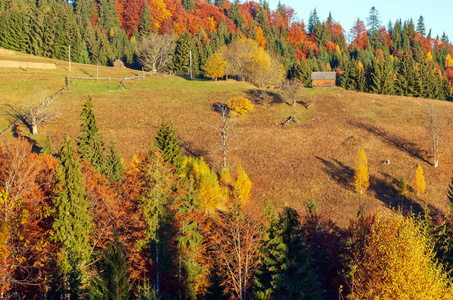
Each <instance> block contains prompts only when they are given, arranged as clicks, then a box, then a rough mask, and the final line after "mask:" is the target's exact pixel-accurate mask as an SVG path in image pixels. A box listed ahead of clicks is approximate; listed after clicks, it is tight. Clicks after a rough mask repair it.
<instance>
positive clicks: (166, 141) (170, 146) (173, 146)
mask: <svg viewBox="0 0 453 300" xmlns="http://www.w3.org/2000/svg"><path fill="white" fill-rule="evenodd" d="M154 145H155V146H156V147H157V149H159V151H160V152H161V153H162V157H163V159H164V161H165V162H166V163H170V164H172V165H173V167H174V169H175V171H176V172H177V173H178V172H179V171H180V170H181V166H182V156H181V149H180V145H179V142H178V137H177V135H176V132H175V129H174V127H173V123H169V124H167V123H165V121H163V122H162V124H161V125H160V128H159V130H158V131H157V134H156V137H155V138H154Z"/></svg>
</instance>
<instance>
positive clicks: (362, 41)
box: [350, 19, 369, 50]
mask: <svg viewBox="0 0 453 300" xmlns="http://www.w3.org/2000/svg"><path fill="white" fill-rule="evenodd" d="M350 33H351V39H352V45H354V46H356V47H357V48H360V49H363V50H365V49H366V46H367V42H368V39H369V37H368V34H367V30H366V27H365V24H364V23H363V21H362V20H360V19H357V21H356V22H355V24H354V26H353V27H352V28H351V31H350Z"/></svg>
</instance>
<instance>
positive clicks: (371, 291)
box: [0, 0, 453, 299]
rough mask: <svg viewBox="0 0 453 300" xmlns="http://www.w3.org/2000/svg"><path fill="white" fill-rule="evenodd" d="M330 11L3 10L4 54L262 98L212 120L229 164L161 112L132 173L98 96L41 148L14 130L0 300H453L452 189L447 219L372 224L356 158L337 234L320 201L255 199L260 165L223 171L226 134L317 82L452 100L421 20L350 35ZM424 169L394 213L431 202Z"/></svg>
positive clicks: (111, 1)
mask: <svg viewBox="0 0 453 300" xmlns="http://www.w3.org/2000/svg"><path fill="white" fill-rule="evenodd" d="M334 14H335V12H334V11H333V12H332V13H331V14H329V16H327V18H326V19H325V20H321V19H320V17H319V16H318V15H317V12H316V9H314V10H313V11H312V12H311V14H310V18H309V20H308V21H307V22H305V23H304V22H303V21H300V20H298V19H297V18H296V12H295V11H294V10H293V9H292V8H291V7H289V6H287V5H285V4H283V3H279V5H278V7H277V9H276V10H271V9H270V8H269V4H268V3H267V2H266V1H260V2H259V3H257V2H254V1H247V2H242V1H241V3H239V1H234V2H230V1H228V0H216V1H211V0H206V1H204V0H129V1H125V0H94V1H93V0H75V1H72V2H70V3H67V2H66V1H61V0H38V1H30V0H0V47H2V48H5V49H8V50H13V51H17V52H23V53H27V54H31V55H34V56H37V57H45V58H49V59H57V60H61V61H69V60H71V61H72V62H73V63H79V64H87V65H88V64H91V65H101V66H115V67H118V66H120V67H121V66H123V67H124V66H125V67H127V68H130V69H131V70H135V71H137V72H139V73H141V72H143V74H144V72H147V74H152V75H153V76H170V75H177V76H179V77H182V78H184V79H187V80H188V81H189V80H192V79H193V80H198V81H202V82H209V83H212V84H215V83H218V82H219V81H222V82H223V81H225V82H227V81H228V80H229V79H230V80H231V79H233V80H234V81H235V82H236V81H237V82H247V84H250V86H253V87H256V91H258V92H256V94H254V95H253V96H254V97H255V98H256V99H255V101H251V100H250V99H247V98H245V97H242V96H237V97H233V98H231V99H230V100H229V101H228V102H227V103H223V104H222V103H216V104H215V105H214V106H213V112H214V113H215V114H216V117H218V119H220V120H221V121H220V123H219V124H220V125H218V126H217V127H215V128H213V131H215V133H216V136H217V137H219V141H221V143H220V147H219V149H220V150H219V153H221V155H220V157H221V158H220V165H221V166H220V167H219V166H217V165H213V164H212V163H211V161H209V160H208V159H206V160H205V158H204V157H203V155H194V154H193V153H190V152H189V151H187V148H186V147H183V146H182V145H181V139H180V137H179V136H178V131H177V130H176V129H175V127H177V126H175V123H176V122H178V120H177V119H176V120H175V119H172V118H171V116H168V115H166V116H165V117H164V113H161V117H162V119H161V120H162V121H161V122H160V125H159V127H158V129H157V133H156V135H155V136H153V137H152V138H151V139H150V142H149V145H148V146H147V148H146V149H141V150H140V151H137V152H136V153H134V154H133V156H132V159H131V161H130V162H125V160H124V159H123V158H122V157H121V155H120V151H119V147H118V146H119V145H118V144H117V143H116V142H114V141H107V140H106V139H105V138H104V137H103V135H101V132H102V131H103V129H102V128H100V126H99V125H98V121H97V119H96V115H95V113H94V110H95V107H94V105H95V104H94V101H93V100H92V98H91V97H86V98H84V99H83V101H84V102H83V105H82V106H81V107H78V108H77V109H78V117H79V120H80V124H78V126H79V127H78V128H79V131H78V133H77V135H76V136H70V135H65V136H64V137H62V138H60V139H59V140H58V142H57V143H56V141H55V138H53V139H51V138H50V136H47V138H46V139H45V141H44V142H43V143H42V144H40V145H39V147H38V148H37V147H36V146H37V145H36V141H35V140H33V139H32V138H30V135H28V134H24V133H22V132H21V130H20V129H18V128H17V127H16V128H15V131H14V132H13V136H11V137H6V136H5V137H1V139H0V217H1V218H0V298H1V299H378V298H379V299H453V281H452V280H453V279H452V274H451V271H452V270H453V215H452V213H453V180H452V182H451V184H450V185H449V187H448V189H447V190H445V193H444V198H446V199H448V208H447V211H445V212H443V213H439V214H433V213H432V206H429V205H428V204H426V205H424V206H420V209H419V210H417V211H412V210H411V209H408V208H407V207H405V208H403V206H402V205H401V206H400V207H394V208H392V209H389V210H388V211H391V212H389V213H382V212H376V211H369V210H367V209H365V208H366V205H364V202H363V201H362V200H361V199H365V198H364V197H363V195H366V193H367V192H368V190H369V189H370V185H373V184H375V185H376V183H375V182H376V178H372V176H371V175H370V174H369V168H368V159H367V154H368V153H366V152H365V151H364V150H363V149H358V151H357V149H354V155H355V156H356V165H355V167H354V169H353V170H352V169H351V170H347V172H345V173H347V174H348V176H349V177H350V178H351V182H352V193H354V195H355V196H354V197H357V199H358V201H357V213H356V216H355V217H353V218H351V219H350V220H349V225H348V226H338V224H336V222H335V220H333V219H332V218H331V217H330V216H328V215H327V214H325V213H324V211H323V209H322V207H319V204H318V201H317V199H316V197H314V196H313V197H311V198H310V199H308V200H307V201H306V205H305V207H304V208H303V209H300V207H298V208H294V207H291V205H275V204H273V203H272V201H269V203H263V202H262V201H260V202H258V201H256V199H255V198H254V193H253V188H254V183H253V182H252V181H251V180H250V178H249V176H248V173H247V169H248V167H249V166H247V165H240V164H238V165H235V167H234V168H230V165H229V164H228V162H227V156H228V155H230V151H231V148H232V147H231V144H230V143H231V139H232V138H233V136H232V131H231V130H230V129H231V126H232V123H233V122H235V121H236V119H239V118H242V116H246V115H247V114H250V113H251V112H252V111H253V109H254V105H257V104H259V105H261V106H263V107H266V108H270V107H271V104H272V105H275V97H277V96H278V97H280V98H279V99H283V100H282V101H281V102H282V103H284V105H286V106H288V107H290V108H291V107H296V105H299V106H300V104H301V102H300V101H299V100H300V99H299V95H300V93H301V90H302V89H304V88H306V89H309V88H310V87H311V85H312V78H311V74H312V72H335V74H336V84H337V89H340V88H341V89H342V90H346V91H348V90H349V91H351V92H350V93H352V91H356V92H361V93H368V94H378V95H395V96H406V97H414V98H422V99H432V100H433V101H435V102H441V101H437V100H447V101H449V100H452V97H453V46H452V45H451V43H450V41H449V39H448V36H446V35H445V34H443V35H442V36H440V37H439V36H436V37H434V36H432V34H431V31H430V30H427V28H428V27H429V24H427V25H425V24H424V19H423V17H422V16H420V17H418V16H417V20H416V21H413V20H394V21H393V22H390V23H389V24H388V25H387V24H382V21H381V19H380V17H379V12H378V11H377V10H376V8H374V7H372V8H371V9H370V14H369V16H362V17H363V20H361V19H360V18H357V21H356V22H355V24H354V26H353V27H352V28H351V29H346V28H343V27H342V26H341V25H340V24H339V21H338V22H337V21H336V20H335V19H334ZM158 74H160V75H158ZM163 74H165V75H163ZM149 76H151V75H149ZM143 79H145V76H144V75H143ZM190 82H192V81H190ZM68 84H69V83H67V86H66V88H68V90H69V87H68ZM121 84H122V85H123V87H124V89H126V90H127V87H126V86H124V84H123V83H121ZM313 90H314V89H313ZM274 91H277V92H274ZM109 92H110V90H109ZM320 93H321V92H320ZM271 95H273V96H272V97H271ZM275 95H277V96H275ZM278 97H277V98H278ZM379 97H383V96H379ZM422 99H416V101H421V100H422ZM272 101H274V102H272ZM298 101H299V102H298ZM271 102H272V103H271ZM443 102H446V101H443ZM302 104H303V107H304V109H305V110H308V109H309V108H310V107H311V105H314V104H312V103H309V102H307V103H305V102H304V103H302ZM301 107H302V106H301ZM30 112H32V110H30ZM153 113H154V114H159V113H160V112H153ZM436 113H437V112H436V111H435V110H433V111H431V112H430V114H429V118H430V119H429V122H430V125H431V127H430V130H431V131H430V134H431V135H430V137H431V138H432V143H433V144H434V145H436V142H437V140H436V139H437V138H438V137H439V134H437V132H436V130H437V129H438V127H436V121H437V114H436ZM28 115H30V113H28ZM115 117H116V116H113V118H115ZM314 119H316V118H313V120H314ZM291 122H294V123H296V122H298V120H297V118H296V117H295V116H289V117H288V119H287V120H286V121H284V122H283V123H282V124H280V125H279V126H281V128H288V127H285V126H287V125H288V124H292V123H291ZM370 131H372V129H370ZM384 138H386V139H388V140H390V138H389V137H388V136H384ZM407 144H409V143H407ZM405 145H406V144H405ZM405 145H403V146H402V147H405ZM432 149H433V152H434V153H433V159H434V163H432V165H430V167H432V168H437V164H438V157H437V152H436V151H437V150H438V148H436V146H433V147H432ZM403 150H404V151H406V152H410V151H411V149H406V148H405V149H403ZM244 152H245V151H244ZM410 154H412V156H417V154H414V153H410ZM228 157H229V156H228ZM418 158H419V157H418ZM317 159H318V160H322V159H321V158H318V157H317ZM420 161H423V159H420ZM423 162H426V161H423ZM323 163H324V164H325V165H326V166H328V162H327V161H324V162H323ZM383 164H390V160H389V161H388V162H383ZM430 164H431V163H430ZM345 169H346V168H345ZM414 172H415V177H414V180H413V181H412V182H408V181H407V180H406V178H405V177H401V178H400V179H399V180H398V182H396V183H393V182H391V183H390V185H392V184H396V187H395V193H397V194H398V197H400V198H401V199H403V198H404V197H405V195H406V194H408V193H411V194H413V195H414V197H415V195H416V196H417V197H418V198H420V199H422V198H423V195H424V193H425V189H426V182H425V177H424V168H423V167H422V165H421V164H417V166H416V169H415V170H414ZM339 181H341V179H339ZM392 186H393V185H392ZM339 197H341V196H339ZM400 198H398V199H400ZM270 200H271V199H270ZM305 200H306V199H304V201H305ZM420 201H423V200H420Z"/></svg>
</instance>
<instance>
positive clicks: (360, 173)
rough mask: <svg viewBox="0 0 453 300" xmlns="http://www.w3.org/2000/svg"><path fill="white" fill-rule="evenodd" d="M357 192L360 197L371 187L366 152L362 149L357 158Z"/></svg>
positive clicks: (355, 177) (355, 175)
mask: <svg viewBox="0 0 453 300" xmlns="http://www.w3.org/2000/svg"><path fill="white" fill-rule="evenodd" d="M354 179H355V190H356V192H357V193H359V194H360V195H362V194H363V192H364V191H366V190H367V189H368V187H369V186H370V175H369V174H368V160H367V159H366V155H365V151H364V150H362V149H360V150H359V152H358V157H357V166H356V170H355V174H354Z"/></svg>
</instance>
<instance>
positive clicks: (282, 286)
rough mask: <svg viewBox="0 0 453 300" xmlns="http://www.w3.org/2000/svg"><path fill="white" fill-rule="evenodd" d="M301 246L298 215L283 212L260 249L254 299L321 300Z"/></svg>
mask: <svg viewBox="0 0 453 300" xmlns="http://www.w3.org/2000/svg"><path fill="white" fill-rule="evenodd" d="M310 255H311V254H310V251H309V250H308V248H307V246H306V245H305V242H304V236H303V232H301V223H300V221H299V215H298V213H297V212H296V211H295V210H294V209H292V208H285V209H284V211H283V212H282V214H281V215H280V216H279V217H278V218H277V217H275V215H274V216H273V215H271V216H270V225H269V228H268V230H267V233H266V234H265V237H264V239H263V241H262V245H261V247H260V261H261V265H260V266H259V268H258V270H257V272H256V274H257V275H256V277H255V283H256V289H255V295H256V296H257V298H258V299H321V293H320V292H319V289H318V286H319V283H318V278H317V275H316V268H315V267H314V265H313V262H312V258H311V256H310Z"/></svg>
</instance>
